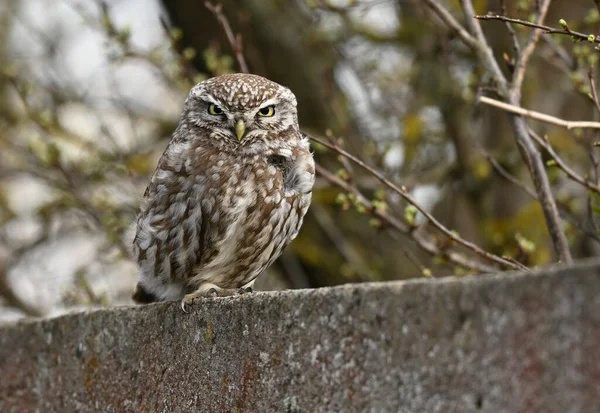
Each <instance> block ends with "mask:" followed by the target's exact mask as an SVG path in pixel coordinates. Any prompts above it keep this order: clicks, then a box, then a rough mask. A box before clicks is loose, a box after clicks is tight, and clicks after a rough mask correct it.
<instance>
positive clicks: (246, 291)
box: [237, 287, 254, 295]
mask: <svg viewBox="0 0 600 413" xmlns="http://www.w3.org/2000/svg"><path fill="white" fill-rule="evenodd" d="M253 292H254V290H253V289H252V287H240V288H238V290H237V293H238V294H239V295H244V294H251V293H253Z"/></svg>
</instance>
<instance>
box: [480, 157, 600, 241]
mask: <svg viewBox="0 0 600 413" xmlns="http://www.w3.org/2000/svg"><path fill="white" fill-rule="evenodd" d="M481 152H482V154H483V156H484V157H485V158H486V159H487V160H488V161H489V162H490V164H491V165H492V167H493V168H494V169H495V170H496V172H498V174H500V176H502V177H503V178H504V179H506V180H507V181H509V182H510V183H512V184H513V185H515V186H516V187H517V188H519V189H521V190H522V191H523V192H525V193H526V194H527V195H529V196H530V197H531V198H532V199H534V200H536V201H538V200H539V198H538V196H537V194H536V193H535V191H534V190H533V189H531V188H530V187H528V186H527V185H525V184H524V183H523V182H521V181H519V180H518V179H517V178H516V177H515V176H514V175H512V174H511V173H510V172H508V171H507V170H506V169H505V168H504V167H503V166H502V165H500V163H499V162H498V161H497V160H496V159H495V158H494V157H492V156H491V155H490V154H489V153H487V152H486V151H485V150H483V149H482V150H481ZM589 199H591V194H590V197H588V200H589ZM558 207H559V209H558V212H559V214H560V217H561V218H562V219H564V220H565V221H567V222H569V223H571V224H572V225H573V226H574V227H575V228H577V229H578V230H579V231H581V232H582V233H583V234H585V235H586V236H588V237H590V238H592V239H594V240H595V241H597V242H600V235H599V233H598V231H590V230H589V229H587V228H585V227H584V225H583V224H582V223H581V222H579V220H578V219H577V218H575V217H574V216H573V215H572V214H571V213H570V212H569V210H568V207H567V205H564V204H559V205H558Z"/></svg>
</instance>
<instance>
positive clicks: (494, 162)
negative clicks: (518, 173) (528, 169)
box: [481, 149, 538, 199]
mask: <svg viewBox="0 0 600 413" xmlns="http://www.w3.org/2000/svg"><path fill="white" fill-rule="evenodd" d="M481 153H482V154H483V156H484V157H485V158H486V159H487V160H488V162H489V163H490V165H492V167H493V168H494V169H495V170H496V172H498V173H499V174H500V175H501V176H502V177H503V178H504V179H506V180H507V181H509V182H510V183H512V184H513V185H515V186H516V187H518V188H520V189H521V190H523V191H524V192H525V193H527V195H529V196H530V197H532V198H533V199H538V197H537V194H536V193H535V191H534V190H533V189H531V188H530V187H528V186H527V185H525V184H524V183H523V182H521V181H519V180H518V179H517V178H516V177H515V176H514V175H512V174H511V173H510V172H508V171H507V170H506V169H504V167H503V166H502V165H500V163H499V162H498V161H497V160H496V159H495V158H494V157H493V156H492V155H490V154H489V153H488V152H487V151H485V150H483V149H482V150H481Z"/></svg>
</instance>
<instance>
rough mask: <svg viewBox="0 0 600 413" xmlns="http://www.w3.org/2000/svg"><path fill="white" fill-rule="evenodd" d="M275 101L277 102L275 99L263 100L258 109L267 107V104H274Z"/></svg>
mask: <svg viewBox="0 0 600 413" xmlns="http://www.w3.org/2000/svg"><path fill="white" fill-rule="evenodd" d="M275 103H277V100H276V99H269V100H265V101H264V102H263V103H262V105H260V107H259V108H258V110H261V109H263V108H268V107H269V106H274V105H275Z"/></svg>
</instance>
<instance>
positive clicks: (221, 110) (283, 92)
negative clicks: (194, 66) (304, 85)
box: [183, 73, 299, 147]
mask: <svg viewBox="0 0 600 413" xmlns="http://www.w3.org/2000/svg"><path fill="white" fill-rule="evenodd" d="M296 105H297V103H296V97H295V96H294V94H293V93H292V92H291V90H289V89H288V88H286V87H284V86H281V85H279V84H277V83H275V82H272V81H270V80H268V79H265V78H264V77H261V76H256V75H249V74H242V73H237V74H228V75H221V76H217V77H213V78H211V79H208V80H205V81H203V82H201V83H198V84H197V85H196V86H194V87H193V88H192V90H191V91H190V95H189V97H188V98H187V100H186V103H185V108H184V114H183V118H184V119H185V120H186V121H187V122H190V123H192V124H193V125H196V126H198V127H200V128H202V129H205V130H208V131H209V136H210V138H209V139H211V140H217V141H219V142H221V143H226V144H227V146H229V147H231V146H232V145H235V146H238V147H239V146H250V145H253V144H255V143H257V142H262V143H266V144H268V143H269V141H270V140H274V139H281V138H282V133H283V132H286V131H290V132H292V134H291V135H289V136H296V135H298V131H299V127H298V114H297V110H296Z"/></svg>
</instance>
